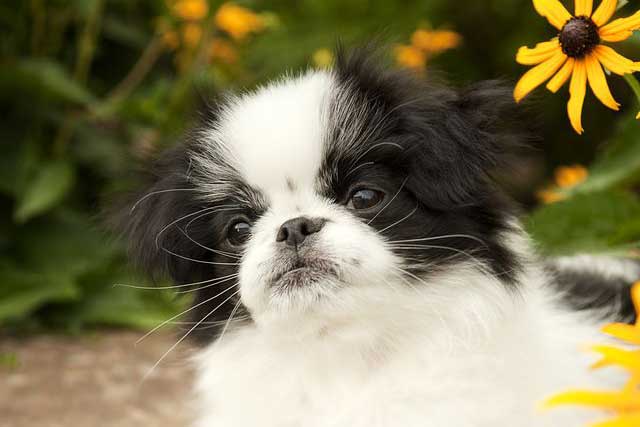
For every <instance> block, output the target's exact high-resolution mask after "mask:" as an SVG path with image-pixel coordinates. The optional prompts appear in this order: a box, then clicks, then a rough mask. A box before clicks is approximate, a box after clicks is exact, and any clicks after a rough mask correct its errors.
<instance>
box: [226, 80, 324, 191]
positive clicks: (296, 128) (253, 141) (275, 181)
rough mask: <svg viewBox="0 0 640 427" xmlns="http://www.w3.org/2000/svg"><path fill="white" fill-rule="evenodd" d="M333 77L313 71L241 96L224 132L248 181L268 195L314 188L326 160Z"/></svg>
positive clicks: (242, 173)
mask: <svg viewBox="0 0 640 427" xmlns="http://www.w3.org/2000/svg"><path fill="white" fill-rule="evenodd" d="M331 87H332V77H331V74H330V73H327V72H313V73H308V74H305V75H303V76H301V77H298V78H295V79H287V80H283V81H280V82H278V83H276V84H272V85H270V86H267V87H265V88H262V89H260V90H259V91H257V92H255V93H252V94H250V95H245V96H244V97H242V98H240V99H239V100H238V101H237V102H235V103H233V105H232V106H231V107H230V108H229V110H228V111H227V114H225V117H224V118H223V121H222V123H221V127H220V130H221V136H222V137H223V138H224V140H225V141H224V143H225V146H226V147H227V148H228V149H229V150H230V152H231V154H232V155H233V157H234V158H235V160H236V162H235V163H236V165H237V168H238V169H239V170H238V172H239V173H240V175H241V177H242V179H243V181H244V182H246V183H247V184H249V185H250V186H251V187H253V188H256V189H259V190H260V191H261V192H263V193H264V194H266V195H267V196H272V195H275V194H278V193H281V192H282V191H292V190H296V189H312V188H313V186H314V182H315V181H316V178H317V176H318V173H319V169H320V167H321V163H322V156H323V151H324V150H323V145H324V140H325V136H326V132H327V130H326V122H327V117H326V116H327V114H326V113H327V108H328V104H329V102H330V93H331Z"/></svg>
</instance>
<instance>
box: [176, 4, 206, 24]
mask: <svg viewBox="0 0 640 427" xmlns="http://www.w3.org/2000/svg"><path fill="white" fill-rule="evenodd" d="M170 8H171V11H172V12H173V14H174V15H176V16H177V17H179V18H182V19H184V20H185V21H199V20H201V19H202V18H204V17H205V16H207V13H209V4H208V3H207V2H206V0H179V1H175V2H172V3H171V4H170Z"/></svg>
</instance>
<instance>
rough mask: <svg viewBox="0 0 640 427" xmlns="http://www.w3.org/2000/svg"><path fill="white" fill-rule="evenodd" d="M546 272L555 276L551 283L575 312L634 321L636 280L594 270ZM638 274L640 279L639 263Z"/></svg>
mask: <svg viewBox="0 0 640 427" xmlns="http://www.w3.org/2000/svg"><path fill="white" fill-rule="evenodd" d="M547 270H548V271H549V273H550V274H551V275H552V276H553V277H554V279H555V280H553V282H552V283H553V284H554V285H555V286H556V287H557V291H558V292H559V293H560V295H562V299H563V301H564V302H565V303H566V304H567V305H568V306H569V307H571V308H572V309H574V310H578V311H582V310H597V311H599V312H600V313H602V317H603V319H607V320H611V319H612V318H617V319H618V320H620V321H625V322H629V323H633V322H635V319H636V312H635V309H634V306H633V302H632V300H631V292H630V290H631V285H632V284H633V281H630V280H627V279H624V278H622V277H617V276H613V275H604V274H602V273H598V272H594V271H577V270H575V269H567V268H562V269H561V268H558V267H557V266H555V265H548V266H547ZM638 272H639V274H638V279H640V264H639V265H638Z"/></svg>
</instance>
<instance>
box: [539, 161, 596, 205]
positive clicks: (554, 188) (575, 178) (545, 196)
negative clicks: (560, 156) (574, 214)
mask: <svg viewBox="0 0 640 427" xmlns="http://www.w3.org/2000/svg"><path fill="white" fill-rule="evenodd" d="M588 176H589V171H588V170H587V168H585V167H584V166H582V165H573V166H560V167H558V168H556V170H555V173H554V177H555V185H551V186H549V187H547V188H544V189H542V190H540V191H538V192H537V193H536V196H537V198H538V200H540V201H541V202H542V203H545V204H549V203H555V202H558V201H560V200H564V199H565V198H566V195H565V194H563V192H562V190H563V189H564V190H566V189H569V188H572V187H575V186H576V185H578V184H580V183H581V182H583V181H584V180H585V179H587V177H588Z"/></svg>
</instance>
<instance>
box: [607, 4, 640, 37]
mask: <svg viewBox="0 0 640 427" xmlns="http://www.w3.org/2000/svg"><path fill="white" fill-rule="evenodd" d="M638 29H640V10H639V11H637V12H636V13H634V14H633V15H631V16H629V17H627V18H620V19H616V20H615V21H611V22H610V23H608V24H607V25H605V26H604V27H602V28H600V31H599V32H600V37H601V38H602V39H603V40H605V41H614V40H615V41H622V40H625V39H627V38H628V37H630V36H631V34H632V33H633V31H635V30H638Z"/></svg>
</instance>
